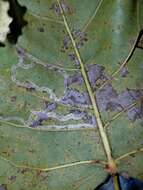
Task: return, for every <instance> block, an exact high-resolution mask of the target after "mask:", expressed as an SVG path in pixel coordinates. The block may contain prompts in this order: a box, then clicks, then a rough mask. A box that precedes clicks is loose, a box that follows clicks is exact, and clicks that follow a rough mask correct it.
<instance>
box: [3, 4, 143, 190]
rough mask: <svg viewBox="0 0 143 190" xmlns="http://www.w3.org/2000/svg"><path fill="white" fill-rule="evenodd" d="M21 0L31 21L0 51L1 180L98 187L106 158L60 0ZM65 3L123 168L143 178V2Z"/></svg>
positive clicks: (17, 184) (12, 184)
mask: <svg viewBox="0 0 143 190" xmlns="http://www.w3.org/2000/svg"><path fill="white" fill-rule="evenodd" d="M19 3H20V5H22V6H26V8H27V12H26V15H25V20H26V21H27V22H28V24H27V25H26V26H25V27H24V29H23V34H22V35H21V37H20V38H19V40H18V43H17V45H16V46H15V47H13V46H12V47H11V45H8V44H7V46H6V47H5V48H1V49H0V57H1V59H0V81H1V85H0V102H1V106H0V124H1V126H0V134H1V135H0V140H1V144H0V147H1V148H0V155H1V160H0V167H1V168H2V169H1V171H0V178H1V184H6V185H7V187H8V188H9V189H12V190H13V189H14V190H16V189H22V188H23V189H26V188H30V189H31V190H33V189H42V190H44V189H49V190H57V189H59V190H60V189H61V190H69V189H72V190H76V189H79V190H84V189H86V190H87V189H88V190H90V189H91V190H92V189H94V188H95V187H96V186H98V185H99V184H100V183H101V182H102V181H103V180H104V178H105V177H106V175H107V170H106V164H107V160H106V155H105V152H104V148H103V144H102V139H101V138H100V135H99V132H98V127H97V122H96V118H95V116H94V113H93V107H92V104H91V101H90V97H89V95H88V91H87V89H86V85H85V84H84V79H83V77H82V74H81V70H80V66H79V59H78V58H77V56H76V54H75V48H74V47H73V44H72V43H71V39H70V37H69V35H68V32H67V30H66V27H65V23H64V21H63V19H62V16H61V12H60V9H59V6H58V4H57V2H56V1H51V0H40V1H35V0H31V1H28V0H19ZM61 5H62V7H63V10H64V13H65V17H66V19H67V23H68V25H69V28H70V32H71V34H72V36H73V38H74V41H75V43H76V47H77V49H78V51H79V52H80V56H81V59H82V61H83V63H84V67H85V70H86V73H87V77H88V79H89V83H90V86H91V88H92V90H93V93H94V95H95V96H96V100H97V104H98V108H99V111H100V114H101V117H102V121H103V124H104V125H105V127H104V128H105V130H106V133H107V137H108V139H109V142H110V146H111V149H112V155H113V157H114V159H115V161H116V162H117V167H118V172H127V173H128V174H129V175H130V176H134V177H138V178H139V179H143V163H142V159H143V154H142V151H143V148H142V135H143V128H142V118H143V110H142V97H143V86H142V82H143V76H142V72H143V66H142V63H143V56H142V54H143V52H142V49H138V48H135V44H136V42H137V39H138V35H139V32H140V30H141V27H142V24H141V23H142V12H141V6H142V1H141V0H140V1H131V0H128V1H123V0H122V1H111V0H108V3H107V2H105V1H98V0H96V1H95V0H91V1H90V3H89V1H88V0H84V1H83V0H78V1H76V0H72V1H71V0H65V1H61ZM134 50H135V51H134ZM61 166H63V168H61ZM56 167H58V168H56ZM51 168H52V169H51Z"/></svg>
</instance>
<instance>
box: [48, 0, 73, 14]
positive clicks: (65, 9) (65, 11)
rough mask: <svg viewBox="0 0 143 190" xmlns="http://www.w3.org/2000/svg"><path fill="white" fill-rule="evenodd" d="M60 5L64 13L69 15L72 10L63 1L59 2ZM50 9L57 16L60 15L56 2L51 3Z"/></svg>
mask: <svg viewBox="0 0 143 190" xmlns="http://www.w3.org/2000/svg"><path fill="white" fill-rule="evenodd" d="M60 4H61V7H62V9H63V11H64V13H66V14H69V15H71V13H72V9H71V8H70V7H69V6H68V5H67V4H66V3H65V1H64V0H60ZM50 9H51V10H53V11H54V12H55V14H56V15H57V16H60V15H61V11H60V7H59V5H58V3H57V2H54V3H52V5H51V7H50Z"/></svg>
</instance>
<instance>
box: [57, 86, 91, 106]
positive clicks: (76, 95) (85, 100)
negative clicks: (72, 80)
mask: <svg viewBox="0 0 143 190" xmlns="http://www.w3.org/2000/svg"><path fill="white" fill-rule="evenodd" d="M61 103H63V104H71V105H76V104H79V105H89V104H90V99H89V96H88V93H86V92H84V93H80V92H79V91H78V90H73V89H67V91H66V92H65V94H64V97H63V98H62V99H61Z"/></svg>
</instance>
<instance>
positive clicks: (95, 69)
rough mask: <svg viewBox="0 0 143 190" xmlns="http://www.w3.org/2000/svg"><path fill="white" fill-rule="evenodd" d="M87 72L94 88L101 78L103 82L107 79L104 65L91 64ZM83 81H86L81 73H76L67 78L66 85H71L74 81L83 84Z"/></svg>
mask: <svg viewBox="0 0 143 190" xmlns="http://www.w3.org/2000/svg"><path fill="white" fill-rule="evenodd" d="M87 74H88V78H89V82H90V84H91V86H92V88H94V87H96V85H97V81H98V80H100V81H102V82H104V81H105V80H107V77H106V76H105V74H104V67H102V66H99V65H97V64H94V65H90V66H89V67H88V68H87ZM83 82H84V80H83V77H82V75H81V73H76V74H75V75H72V76H69V77H68V78H67V79H66V80H65V85H66V86H65V87H69V86H70V85H72V84H74V83H76V84H78V85H82V84H83Z"/></svg>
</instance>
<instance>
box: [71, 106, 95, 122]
mask: <svg viewBox="0 0 143 190" xmlns="http://www.w3.org/2000/svg"><path fill="white" fill-rule="evenodd" d="M70 113H73V114H74V115H75V116H81V118H82V120H83V121H84V122H85V123H88V124H91V125H94V126H96V125H97V124H96V119H95V117H94V116H93V115H90V114H88V113H87V112H86V111H80V110H77V109H72V110H70Z"/></svg>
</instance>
